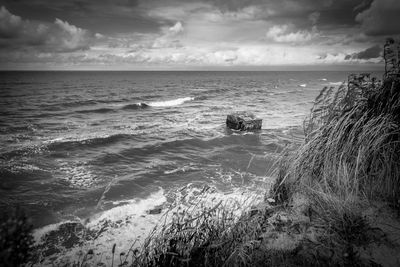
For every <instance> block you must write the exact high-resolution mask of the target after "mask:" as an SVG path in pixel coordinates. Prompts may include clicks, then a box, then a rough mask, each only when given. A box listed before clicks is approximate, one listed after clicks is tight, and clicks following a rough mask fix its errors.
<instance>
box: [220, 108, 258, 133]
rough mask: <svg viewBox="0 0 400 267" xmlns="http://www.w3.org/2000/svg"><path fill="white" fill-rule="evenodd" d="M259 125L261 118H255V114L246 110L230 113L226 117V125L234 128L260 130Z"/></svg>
mask: <svg viewBox="0 0 400 267" xmlns="http://www.w3.org/2000/svg"><path fill="white" fill-rule="evenodd" d="M261 125H262V119H259V118H256V116H254V115H253V114H251V113H247V112H238V113H234V114H230V115H228V116H227V118H226V126H228V127H229V128H231V129H234V130H241V131H251V130H260V129H261Z"/></svg>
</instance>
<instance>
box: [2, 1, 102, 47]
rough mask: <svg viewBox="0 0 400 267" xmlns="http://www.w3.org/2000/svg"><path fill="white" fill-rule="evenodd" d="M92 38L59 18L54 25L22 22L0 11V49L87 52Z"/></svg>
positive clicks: (91, 35) (6, 12) (93, 36)
mask: <svg viewBox="0 0 400 267" xmlns="http://www.w3.org/2000/svg"><path fill="white" fill-rule="evenodd" d="M95 38H96V37H95V35H94V34H93V33H91V32H89V31H87V30H85V29H81V28H78V27H76V26H74V25H71V24H69V23H68V22H66V21H62V20H60V19H58V18H56V19H55V20H54V22H53V23H39V22H35V21H28V20H24V19H22V18H21V17H19V16H17V15H14V14H12V13H10V12H9V11H8V10H7V9H6V8H5V7H4V6H2V7H1V8H0V47H2V48H3V49H4V48H8V49H12V50H26V49H29V48H34V49H36V50H38V51H42V52H72V51H77V50H86V49H89V47H90V44H91V43H92V41H93V40H94V39H95Z"/></svg>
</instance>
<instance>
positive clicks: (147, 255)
mask: <svg viewBox="0 0 400 267" xmlns="http://www.w3.org/2000/svg"><path fill="white" fill-rule="evenodd" d="M206 196H207V194H204V197H206ZM204 197H199V198H198V201H197V202H196V203H193V204H192V205H189V206H186V207H182V206H179V207H178V208H175V209H173V210H172V214H169V216H170V219H169V220H165V222H164V224H162V225H160V226H159V227H158V228H156V229H155V230H154V231H153V233H152V234H150V235H149V237H148V238H147V240H146V241H145V243H144V244H143V246H142V247H141V248H140V249H139V250H137V253H136V255H135V256H134V257H133V258H132V266H234V265H237V266H242V265H246V264H247V263H248V262H249V261H250V259H251V257H250V255H251V252H252V251H253V250H254V249H255V248H256V247H257V246H258V244H259V241H258V240H257V237H258V236H259V233H260V232H261V230H262V220H261V219H260V218H261V216H262V215H261V211H260V213H257V214H244V213H243V208H244V206H247V207H250V204H251V203H252V201H251V200H249V199H246V200H244V201H235V200H228V201H224V200H221V201H218V202H217V203H214V205H211V206H210V205H205V204H204ZM167 216H168V214H167ZM139 251H140V253H139Z"/></svg>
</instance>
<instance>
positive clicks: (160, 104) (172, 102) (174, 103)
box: [147, 97, 194, 107]
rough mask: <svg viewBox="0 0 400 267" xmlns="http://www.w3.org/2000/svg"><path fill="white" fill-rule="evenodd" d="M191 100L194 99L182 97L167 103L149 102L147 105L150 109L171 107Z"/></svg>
mask: <svg viewBox="0 0 400 267" xmlns="http://www.w3.org/2000/svg"><path fill="white" fill-rule="evenodd" d="M192 100H194V97H182V98H177V99H173V100H167V101H159V102H150V103H148V104H147V105H149V106H151V107H172V106H178V105H181V104H183V103H185V102H187V101H192Z"/></svg>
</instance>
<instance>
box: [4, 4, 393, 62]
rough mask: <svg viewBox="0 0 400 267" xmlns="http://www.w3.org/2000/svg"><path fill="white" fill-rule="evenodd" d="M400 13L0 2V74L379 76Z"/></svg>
mask: <svg viewBox="0 0 400 267" xmlns="http://www.w3.org/2000/svg"><path fill="white" fill-rule="evenodd" d="M399 14H400V0H96V1H94V0H93V1H92V0H63V1H56V0H0V69H2V70H14V69H18V70H41V69H43V70H191V69H193V70H219V69H221V70H281V69H289V70H297V69H299V70H302V69H316V70H318V69H321V70H322V69H377V68H381V67H382V50H383V44H384V42H385V40H386V38H387V37H394V38H399V36H400V15H399Z"/></svg>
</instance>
